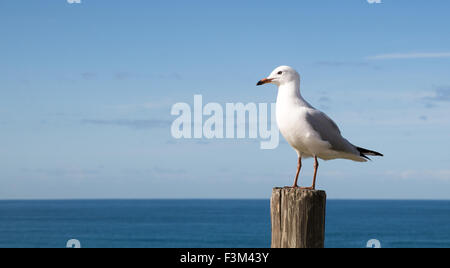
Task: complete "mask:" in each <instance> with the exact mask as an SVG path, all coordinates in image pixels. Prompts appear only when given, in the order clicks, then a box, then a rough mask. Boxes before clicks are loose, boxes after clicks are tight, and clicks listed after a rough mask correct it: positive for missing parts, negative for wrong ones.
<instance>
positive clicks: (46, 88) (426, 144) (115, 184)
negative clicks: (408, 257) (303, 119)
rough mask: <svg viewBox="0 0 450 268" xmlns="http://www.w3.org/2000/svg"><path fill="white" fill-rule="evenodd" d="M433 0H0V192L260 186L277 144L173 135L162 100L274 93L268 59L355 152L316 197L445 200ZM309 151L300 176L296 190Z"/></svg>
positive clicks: (441, 52)
mask: <svg viewBox="0 0 450 268" xmlns="http://www.w3.org/2000/svg"><path fill="white" fill-rule="evenodd" d="M448 10H450V2H449V1H445V0H442V1H406V0H403V1H401V0H396V1H393V0H383V3H382V4H368V3H367V1H366V0H351V1H350V0H349V1H331V0H329V1H326V0H321V1H283V2H274V1H222V2H220V3H219V1H158V2H156V1H143V0H142V1H141V0H135V1H124V0H111V1H98V0H97V1H94V0H82V3H81V4H68V3H67V1H65V0H58V1H55V0H52V1H50V0H46V1H43V0H42V1H24V0H22V1H18V0H14V1H1V2H0V36H1V42H0V59H1V60H0V129H1V131H0V199H54V198H58V199H59V198H63V199H68V198H268V197H269V196H270V193H271V188H272V187H274V186H285V185H291V184H292V181H293V176H294V175H295V170H296V161H297V160H296V154H295V152H294V151H293V150H292V149H291V148H290V147H289V145H287V144H286V143H285V142H283V143H282V144H281V145H280V147H279V148H278V149H276V150H260V149H259V141H255V140H249V139H246V140H174V139H173V138H172V136H171V134H170V122H171V121H173V120H174V119H175V118H174V117H173V116H171V114H170V109H171V107H172V105H173V104H174V103H177V102H187V103H192V102H193V96H194V94H202V95H203V98H204V102H218V103H222V104H224V103H226V102H243V103H248V102H257V103H258V102H269V103H270V102H274V101H275V98H276V88H274V87H271V86H267V87H255V84H256V82H257V81H258V80H259V79H261V78H263V77H265V76H266V75H268V74H269V73H270V72H271V71H272V70H273V69H274V68H275V67H276V66H278V65H291V66H293V67H294V68H296V69H297V70H298V71H299V72H300V74H301V76H302V94H303V95H304V97H305V98H306V99H307V100H309V101H310V102H311V103H312V104H313V105H314V106H316V107H317V108H320V109H322V110H323V111H325V112H326V113H327V114H329V116H330V117H332V118H333V119H334V120H335V121H336V122H337V123H338V124H339V125H340V127H341V130H342V132H343V134H344V136H345V137H346V138H348V139H349V140H350V141H352V142H353V143H355V144H356V145H359V146H363V147H367V148H370V149H374V150H377V151H381V152H383V153H384V154H385V157H384V158H377V159H374V161H372V162H369V163H364V164H361V163H353V162H350V161H344V160H337V161H330V162H322V163H321V167H320V170H319V178H318V187H319V188H321V189H325V190H326V191H327V193H328V196H329V197H330V198H393V199H450V165H449V164H450V154H449V152H448V148H449V133H450V118H449V114H450V76H449V70H450V55H449V53H450V34H449V30H448V28H449V26H450V19H449V17H448ZM312 165H313V163H312V161H311V160H307V161H305V163H304V169H303V173H302V177H301V183H302V184H303V185H307V186H309V185H310V183H311V178H312V171H313V167H312Z"/></svg>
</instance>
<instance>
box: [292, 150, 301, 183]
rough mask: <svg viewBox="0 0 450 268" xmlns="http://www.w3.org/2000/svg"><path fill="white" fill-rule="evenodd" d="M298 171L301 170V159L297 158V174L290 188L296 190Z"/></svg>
mask: <svg viewBox="0 0 450 268" xmlns="http://www.w3.org/2000/svg"><path fill="white" fill-rule="evenodd" d="M300 169H302V157H301V156H299V157H298V166H297V174H296V175H295V181H294V185H293V186H292V188H298V184H297V183H298V175H299V174H300Z"/></svg>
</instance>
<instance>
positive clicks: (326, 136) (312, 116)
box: [306, 110, 358, 154]
mask: <svg viewBox="0 0 450 268" xmlns="http://www.w3.org/2000/svg"><path fill="white" fill-rule="evenodd" d="M306 120H307V121H308V123H309V124H310V125H311V127H312V128H313V129H314V130H315V131H316V132H317V134H319V136H320V138H321V139H322V140H324V141H327V142H328V143H329V144H330V145H331V149H333V150H335V151H339V152H346V153H352V154H358V151H357V149H356V148H355V146H354V145H353V144H351V143H350V142H349V141H348V140H346V139H345V138H344V137H342V135H341V131H340V130H339V127H338V126H337V125H336V123H334V122H333V120H331V118H329V117H328V116H327V115H326V114H324V113H322V112H321V111H317V110H315V111H314V112H311V113H307V115H306Z"/></svg>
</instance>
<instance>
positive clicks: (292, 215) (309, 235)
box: [270, 188, 327, 248]
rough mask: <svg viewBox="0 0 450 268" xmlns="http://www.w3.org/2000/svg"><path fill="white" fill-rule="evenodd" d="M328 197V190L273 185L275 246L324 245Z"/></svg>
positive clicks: (314, 246) (273, 239)
mask: <svg viewBox="0 0 450 268" xmlns="http://www.w3.org/2000/svg"><path fill="white" fill-rule="evenodd" d="M326 199H327V195H326V193H325V191H317V190H304V189H299V188H296V189H295V188H274V189H273V192H272V198H271V200H270V210H271V217H272V248H323V247H324V246H325V207H326Z"/></svg>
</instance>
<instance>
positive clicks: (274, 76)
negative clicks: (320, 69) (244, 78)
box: [256, 66, 300, 86]
mask: <svg viewBox="0 0 450 268" xmlns="http://www.w3.org/2000/svg"><path fill="white" fill-rule="evenodd" d="M295 81H298V82H299V81H300V75H299V74H298V73H297V71H296V70H294V69H293V68H292V67H289V66H280V67H277V68H276V69H275V70H273V72H272V73H271V74H270V75H269V76H268V77H267V78H264V79H262V80H260V81H259V82H258V84H256V85H257V86H261V85H264V84H268V83H271V84H275V85H277V86H281V85H284V84H288V83H292V82H295Z"/></svg>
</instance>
